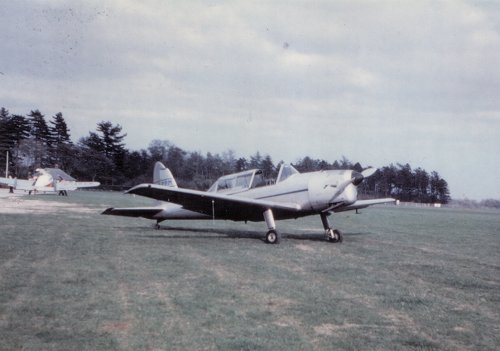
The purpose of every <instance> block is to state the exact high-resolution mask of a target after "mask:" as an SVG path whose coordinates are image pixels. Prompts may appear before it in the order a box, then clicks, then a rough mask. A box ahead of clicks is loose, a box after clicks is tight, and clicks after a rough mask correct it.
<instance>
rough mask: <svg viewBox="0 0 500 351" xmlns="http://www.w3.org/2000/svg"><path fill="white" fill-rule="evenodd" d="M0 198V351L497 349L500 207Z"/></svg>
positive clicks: (78, 195)
mask: <svg viewBox="0 0 500 351" xmlns="http://www.w3.org/2000/svg"><path fill="white" fill-rule="evenodd" d="M148 203H149V201H148V200H144V199H141V198H132V197H130V196H125V195H122V194H118V193H100V192H73V193H71V194H70V196H69V197H67V198H63V197H57V196H49V195H46V196H43V195H40V196H36V197H30V198H28V197H16V198H3V199H0V350H499V349H500V307H499V306H500V305H499V304H500V213H499V212H485V211H471V210H455V209H444V208H441V209H416V208H397V207H393V206H381V207H373V208H370V209H366V210H363V211H362V212H363V213H362V214H361V215H356V214H354V213H344V214H340V215H336V216H335V218H334V219H335V222H336V223H335V224H336V227H338V228H340V229H342V230H343V232H344V233H345V234H344V243H343V244H330V243H326V242H324V241H323V230H322V225H321V221H320V219H319V216H318V217H317V218H316V217H310V218H305V219H300V220H291V221H280V222H278V228H279V229H280V230H281V232H282V233H283V234H284V239H283V241H282V244H281V245H279V246H275V245H268V244H265V243H264V241H263V234H264V232H265V224H263V223H249V224H243V223H234V222H224V221H220V222H219V221H216V222H215V223H213V222H212V221H191V222H179V221H175V222H168V223H166V222H164V223H163V229H161V230H159V231H157V230H154V229H152V224H153V222H152V221H147V220H143V219H131V218H122V217H113V216H101V215H99V213H100V212H101V211H102V210H104V209H105V208H106V207H109V206H136V205H143V204H148Z"/></svg>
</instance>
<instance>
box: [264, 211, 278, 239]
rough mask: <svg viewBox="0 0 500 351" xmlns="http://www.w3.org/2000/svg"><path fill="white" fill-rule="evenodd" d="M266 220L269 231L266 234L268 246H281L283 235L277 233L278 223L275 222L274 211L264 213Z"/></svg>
mask: <svg viewBox="0 0 500 351" xmlns="http://www.w3.org/2000/svg"><path fill="white" fill-rule="evenodd" d="M264 220H265V221H266V224H267V228H268V229H269V231H268V232H267V233H266V242H267V243H268V244H279V243H280V241H281V235H280V234H279V233H278V231H276V223H275V222H274V215H273V211H271V210H270V209H269V210H266V211H265V212H264Z"/></svg>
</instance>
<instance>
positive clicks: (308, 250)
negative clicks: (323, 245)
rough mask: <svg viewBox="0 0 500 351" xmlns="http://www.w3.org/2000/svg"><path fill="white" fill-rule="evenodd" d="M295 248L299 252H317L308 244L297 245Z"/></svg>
mask: <svg viewBox="0 0 500 351" xmlns="http://www.w3.org/2000/svg"><path fill="white" fill-rule="evenodd" d="M295 247H296V248H297V249H299V250H302V251H305V252H315V251H316V250H315V249H314V248H313V247H312V246H311V245H306V244H297V245H295Z"/></svg>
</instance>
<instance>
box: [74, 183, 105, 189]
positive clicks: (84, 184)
mask: <svg viewBox="0 0 500 351" xmlns="http://www.w3.org/2000/svg"><path fill="white" fill-rule="evenodd" d="M75 185H76V187H77V188H92V187H94V186H99V185H101V183H99V182H76V183H75Z"/></svg>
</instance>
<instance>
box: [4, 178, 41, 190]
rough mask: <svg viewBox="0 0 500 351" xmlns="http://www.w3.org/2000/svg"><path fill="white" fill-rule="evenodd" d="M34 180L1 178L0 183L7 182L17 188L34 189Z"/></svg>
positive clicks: (6, 183)
mask: <svg viewBox="0 0 500 351" xmlns="http://www.w3.org/2000/svg"><path fill="white" fill-rule="evenodd" d="M33 182H34V180H28V179H16V178H0V184H5V185H7V186H13V187H14V188H16V189H17V190H33V189H34V186H33Z"/></svg>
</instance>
